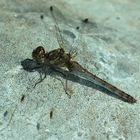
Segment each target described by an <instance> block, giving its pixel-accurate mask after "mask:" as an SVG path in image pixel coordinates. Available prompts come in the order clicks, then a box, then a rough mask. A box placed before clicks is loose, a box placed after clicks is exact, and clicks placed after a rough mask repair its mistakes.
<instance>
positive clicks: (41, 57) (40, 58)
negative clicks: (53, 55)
mask: <svg viewBox="0 0 140 140" xmlns="http://www.w3.org/2000/svg"><path fill="white" fill-rule="evenodd" d="M32 58H33V59H34V60H35V61H36V62H37V63H44V61H45V50H44V48H43V47H42V46H39V47H37V48H35V49H34V50H33V52H32Z"/></svg>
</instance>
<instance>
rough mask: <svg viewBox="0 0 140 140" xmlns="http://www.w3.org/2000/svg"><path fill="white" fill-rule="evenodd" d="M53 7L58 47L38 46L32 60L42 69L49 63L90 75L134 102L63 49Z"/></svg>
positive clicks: (101, 84)
mask: <svg viewBox="0 0 140 140" xmlns="http://www.w3.org/2000/svg"><path fill="white" fill-rule="evenodd" d="M53 8H54V7H53V6H50V13H51V16H52V18H53V20H54V22H55V31H56V37H57V41H58V44H59V48H57V49H54V50H51V51H49V52H45V49H44V47H42V46H38V47H37V48H35V49H34V50H33V52H32V58H33V60H35V62H37V63H38V64H41V65H42V68H43V69H46V68H47V67H48V66H49V65H54V66H56V67H59V68H63V67H64V68H66V69H67V70H68V71H69V72H70V73H76V74H78V75H86V76H88V77H90V78H91V79H92V80H94V81H95V82H96V84H97V85H99V86H100V87H103V88H105V89H106V90H108V91H110V92H111V93H113V94H115V95H117V96H118V97H119V98H122V99H123V100H125V101H126V102H128V103H136V102H137V100H136V99H135V98H134V97H132V96H131V95H129V94H127V93H126V92H124V91H122V90H121V89H119V88H117V87H116V86H114V85H112V84H110V83H108V82H107V81H105V80H103V79H101V78H99V77H98V76H96V75H94V74H93V73H91V72H90V71H88V70H87V69H86V68H84V67H83V66H82V65H80V64H79V63H78V62H77V61H74V60H73V55H72V53H71V52H70V51H69V52H66V51H65V49H64V41H63V36H62V34H61V30H60V28H59V26H58V22H57V19H56V17H55V13H54V10H53ZM44 78H46V75H45V76H44ZM44 78H41V79H40V81H39V82H37V83H36V84H38V83H40V82H41V81H42V80H43V79H44Z"/></svg>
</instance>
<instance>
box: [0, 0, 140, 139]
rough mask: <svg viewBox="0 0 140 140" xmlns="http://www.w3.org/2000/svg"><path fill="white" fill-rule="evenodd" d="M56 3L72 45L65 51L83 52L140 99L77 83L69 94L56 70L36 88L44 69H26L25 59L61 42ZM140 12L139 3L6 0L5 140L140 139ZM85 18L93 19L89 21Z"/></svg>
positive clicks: (1, 2)
mask: <svg viewBox="0 0 140 140" xmlns="http://www.w3.org/2000/svg"><path fill="white" fill-rule="evenodd" d="M50 5H55V7H56V8H55V13H56V19H57V21H58V23H59V26H60V29H61V31H62V35H63V36H64V40H65V42H66V44H69V45H68V46H65V48H66V49H73V50H77V56H76V58H75V60H77V61H78V62H79V63H81V64H82V65H83V66H84V67H85V68H88V69H89V70H90V71H91V72H93V73H94V74H96V75H98V76H99V77H101V78H103V79H105V80H107V81H108V82H110V83H112V84H114V85H116V86H117V87H119V88H121V89H123V90H124V91H126V92H127V93H129V94H130V95H132V96H134V97H135V98H136V99H137V100H138V102H137V103H135V104H133V105H132V104H128V103H125V102H123V101H121V100H118V99H116V98H113V97H111V96H108V95H106V94H104V93H102V92H100V91H97V90H95V89H93V88H90V87H87V86H83V85H80V83H76V82H72V81H68V88H69V91H70V93H71V94H72V97H71V99H69V98H68V96H67V95H66V94H65V91H64V87H63V84H65V79H64V78H62V77H59V76H58V75H55V76H52V75H47V78H46V79H45V80H44V81H43V82H42V83H40V84H39V85H37V86H36V88H33V85H34V84H35V82H36V81H37V80H38V78H39V74H38V72H27V71H25V70H24V69H23V68H22V66H21V61H23V60H25V59H26V58H31V53H32V50H33V49H34V48H36V47H37V46H39V45H42V46H44V47H45V49H46V50H47V51H49V50H52V49H55V48H58V47H59V46H58V43H57V40H56V36H55V30H54V21H53V19H52V17H51V15H50V12H49V6H50ZM139 12H140V1H139V0H133V1H131V0H124V1H121V0H118V1H113V0H108V1H104V0H90V1H84V0H77V1H73V0H71V1H64V0H59V1H56V0H55V1H54V0H53V1H52V0H50V1H49V0H48V1H45V0H40V1H38V0H27V1H19V0H13V1H9V0H0V63H1V65H0V79H1V81H0V97H1V98H0V139H3V140H7V139H8V140H16V139H17V140H19V139H20V140H25V139H26V140H32V139H33V140H45V139H48V140H58V139H60V140H66V139H67V140H72V139H73V140H78V139H79V140H95V139H97V140H103V139H104V140H138V139H139V138H140V115H139V114H140V105H139V99H140V96H139V88H140V86H139V85H140V80H139V79H140V67H139V66H140V61H139V60H140V43H139V39H140V30H139V28H140V26H139V25H140V14H139ZM42 14H43V15H44V19H43V20H41V19H40V15H42ZM85 18H89V23H87V24H86V25H83V24H82V23H81V20H82V19H85ZM77 26H79V27H80V30H77V29H76V27H77ZM66 40H67V41H66ZM74 42H75V43H74ZM23 95H25V97H24V99H23V97H22V96H23ZM21 98H22V99H21ZM51 112H53V113H52V114H51V118H50V113H51Z"/></svg>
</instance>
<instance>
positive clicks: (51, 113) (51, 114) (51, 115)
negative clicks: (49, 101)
mask: <svg viewBox="0 0 140 140" xmlns="http://www.w3.org/2000/svg"><path fill="white" fill-rule="evenodd" d="M52 117H53V111H52V110H51V111H50V119H52Z"/></svg>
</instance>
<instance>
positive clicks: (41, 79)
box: [34, 73, 46, 88]
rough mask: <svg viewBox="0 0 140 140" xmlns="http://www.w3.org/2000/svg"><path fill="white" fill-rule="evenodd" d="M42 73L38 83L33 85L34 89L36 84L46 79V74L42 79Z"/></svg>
mask: <svg viewBox="0 0 140 140" xmlns="http://www.w3.org/2000/svg"><path fill="white" fill-rule="evenodd" d="M42 75H43V74H42V73H40V78H39V80H38V82H36V83H35V85H34V88H35V87H36V85H37V84H39V83H41V82H42V81H43V80H44V79H45V78H46V74H45V75H44V77H42Z"/></svg>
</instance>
